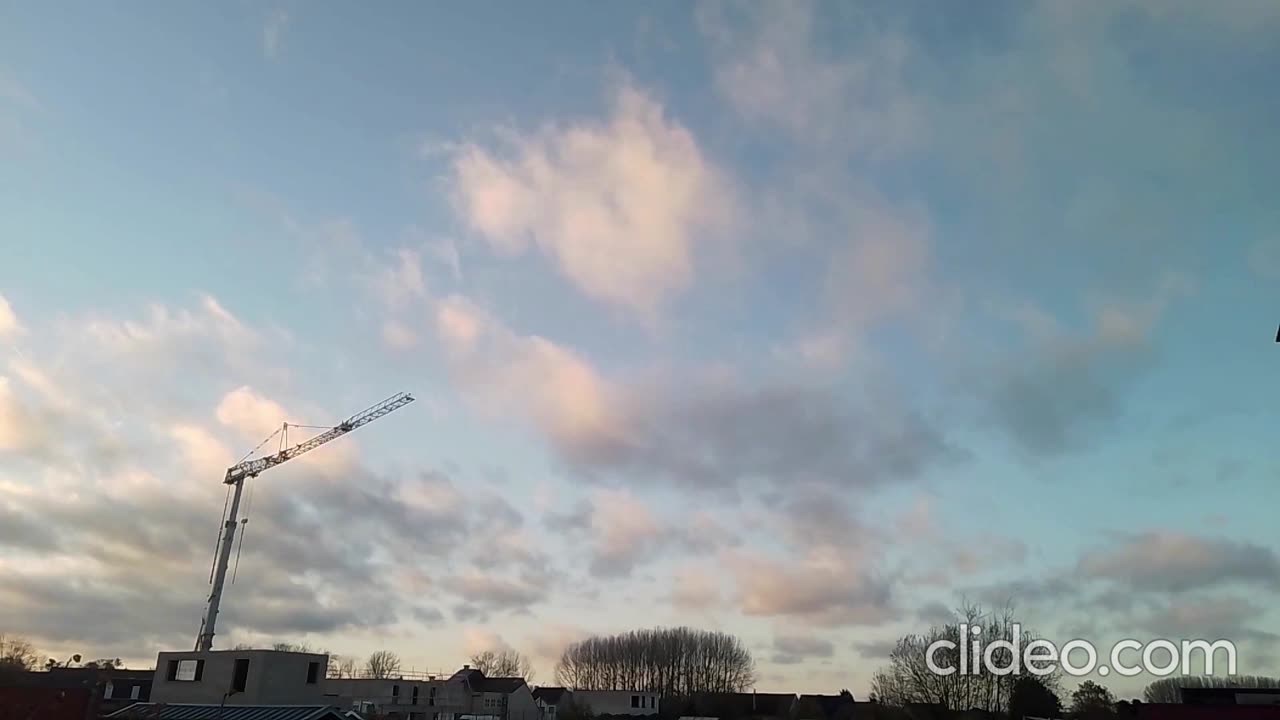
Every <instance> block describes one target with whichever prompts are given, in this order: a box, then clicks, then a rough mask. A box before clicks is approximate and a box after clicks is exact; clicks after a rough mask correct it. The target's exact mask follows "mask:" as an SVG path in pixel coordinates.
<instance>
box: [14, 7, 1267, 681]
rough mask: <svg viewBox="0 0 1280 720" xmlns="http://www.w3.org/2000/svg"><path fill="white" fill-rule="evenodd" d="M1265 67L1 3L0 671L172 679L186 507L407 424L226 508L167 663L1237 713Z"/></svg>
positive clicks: (1262, 231)
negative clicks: (994, 645) (736, 647)
mask: <svg viewBox="0 0 1280 720" xmlns="http://www.w3.org/2000/svg"><path fill="white" fill-rule="evenodd" d="M1277 71H1280V5H1277V4H1275V3H1273V2H1268V1H1267V0H1226V1H1224V2H1216V3H1202V2H1197V1H1195V0H1164V1H1162V2H1155V1H1154V0H1117V1H1115V2H1109V3H1059V2H1051V1H1049V0H1033V1H1031V2H1005V1H1004V0H985V1H984V2H980V3H967V4H964V5H963V7H962V6H961V5H959V4H956V5H950V4H944V5H939V4H937V3H926V2H917V1H914V0H912V1H908V2H902V1H894V2H889V1H887V0H867V1H866V2H857V3H854V2H838V3H837V2H833V3H808V2H800V1H796V2H785V3H784V2H760V3H732V2H724V3H717V2H707V3H685V2H650V3H591V2H568V1H566V2H560V3H551V4H545V3H538V4H522V3H512V4H505V5H504V4H496V3H470V4H440V3H408V2H388V3H382V4H378V5H353V4H344V3H335V2H313V3H283V4H259V3H253V2H243V1H238V0H237V1H232V2H225V3H192V2H177V3H151V4H147V5H146V6H142V5H133V6H126V5H120V4H106V3H67V2H48V3H0V632H3V633H10V634H15V635H21V636H24V637H27V638H29V639H31V640H32V641H33V642H34V643H35V644H36V645H37V646H38V647H39V648H40V649H41V651H42V652H44V653H46V654H48V655H49V656H56V657H63V656H66V655H70V654H72V653H80V654H83V655H84V656H87V657H117V656H118V657H122V658H125V659H127V660H129V661H130V662H131V663H132V664H135V665H139V666H149V664H150V663H152V662H154V657H155V653H156V652H158V651H161V650H173V649H184V648H187V647H189V646H190V645H191V644H192V643H193V642H194V638H195V635H196V633H197V631H198V629H199V621H200V617H201V614H202V609H203V603H204V599H205V597H206V594H207V591H208V585H207V584H208V575H209V567H210V563H211V560H212V556H213V549H214V541H215V537H216V533H217V531H218V527H219V511H220V508H221V507H222V502H223V501H224V500H225V491H226V486H225V485H223V484H222V483H221V482H220V480H221V478H222V476H223V472H224V471H225V468H226V467H227V466H229V465H231V464H232V463H234V462H236V461H237V460H239V459H240V458H242V457H244V455H245V453H247V452H249V451H250V450H251V449H252V448H254V447H255V446H257V445H258V443H259V442H260V441H262V439H263V438H265V437H267V436H268V435H270V434H271V433H272V432H273V431H274V430H275V429H276V428H278V427H279V426H280V424H281V423H282V422H286V421H287V422H294V423H302V424H310V425H324V424H332V423H335V422H337V421H339V420H341V419H342V418H344V417H347V416H349V415H351V414H352V413H354V412H356V411H358V410H359V409H361V408H364V407H366V406H368V405H370V404H372V403H374V402H376V401H378V400H380V399H382V398H384V397H386V396H389V395H391V394H392V393H395V392H399V391H408V392H411V393H413V394H414V395H415V396H416V398H417V401H416V402H415V403H413V404H411V405H409V406H407V407H405V408H403V409H401V410H399V411H397V412H396V413H394V414H392V415H390V416H387V417H386V418H383V419H380V420H378V421H377V422H376V423H374V424H372V425H370V426H368V427H366V428H363V429H361V430H359V431H358V432H356V433H353V434H352V435H349V436H347V437H344V438H342V439H341V440H338V441H336V442H333V443H331V444H330V445H327V446H325V447H324V448H322V449H319V450H316V451H314V452H313V453H311V454H309V455H307V456H305V457H303V458H300V459H298V460H296V461H293V462H291V463H289V464H286V465H283V466H281V467H279V468H276V469H273V470H271V471H270V472H268V473H265V474H263V475H262V476H261V477H260V478H258V479H256V480H254V481H252V482H251V483H250V485H249V487H248V488H247V489H246V495H245V498H246V499H245V508H246V510H247V516H248V518H249V522H248V523H247V525H245V526H244V527H245V530H244V540H243V544H242V546H241V547H240V548H239V549H238V550H237V558H238V560H237V563H238V564H237V566H236V568H235V584H234V585H231V586H229V589H228V591H227V593H226V596H225V599H224V603H223V610H222V615H221V617H220V623H219V625H218V636H217V638H216V640H215V646H219V647H230V646H231V645H234V644H236V643H240V642H247V643H269V642H275V641H288V642H301V641H305V642H308V643H310V644H311V645H312V646H315V647H323V648H326V649H328V650H330V651H332V652H336V653H343V654H348V655H356V656H362V657H363V656H365V655H367V654H368V653H369V652H371V651H373V650H376V649H382V648H386V649H391V650H393V651H395V652H397V653H399V654H400V655H401V657H402V658H403V659H404V664H405V666H406V667H414V668H417V669H432V670H441V671H449V670H452V669H455V668H456V667H457V666H459V665H460V664H461V663H463V662H465V661H466V658H467V657H468V656H469V654H470V653H473V652H475V651H478V650H482V649H488V648H505V647H511V648H515V649H517V650H519V651H521V652H524V653H526V654H528V655H530V656H531V657H532V658H533V659H534V662H535V668H536V669H537V672H538V678H537V679H538V680H540V681H542V682H544V683H548V682H551V681H552V679H553V675H552V671H553V667H554V662H555V658H556V657H558V655H559V653H560V651H561V650H562V649H563V648H564V647H565V646H566V645H567V644H568V643H571V642H573V641H575V640H578V639H581V638H583V637H586V636H588V635H590V634H594V633H610V632H618V631H623V630H627V629H631V628H636V627H651V626H657V625H678V624H682V625H691V626H697V627H702V628H708V629H715V630H722V631H725V632H729V633H732V634H734V635H737V636H739V637H741V638H742V639H743V642H744V643H746V645H747V646H748V647H749V649H751V651H752V652H753V654H754V656H755V658H756V661H757V665H758V674H759V680H758V683H757V688H758V689H759V690H761V691H766V690H769V691H774V690H781V691H796V692H836V691H838V690H839V689H841V688H850V689H852V690H853V692H854V694H855V695H856V696H859V697H863V696H865V695H866V693H867V691H868V689H869V686H870V681H871V677H872V675H873V673H874V672H875V671H876V669H877V668H879V667H881V666H882V665H883V664H884V663H885V660H886V656H887V652H888V648H889V647H891V646H892V643H893V641H894V640H895V639H896V638H898V637H899V636H901V635H903V634H906V633H910V632H919V631H922V630H924V629H926V628H928V627H929V626H930V625H931V624H934V623H938V622H942V621H945V620H946V619H947V617H948V616H949V613H950V612H951V610H952V609H954V608H957V607H959V606H961V605H962V604H964V603H966V602H977V603H980V604H983V605H984V606H986V607H988V608H992V607H999V606H1003V605H1004V604H1006V603H1012V604H1013V605H1014V606H1015V607H1016V613H1017V616H1018V617H1019V618H1020V619H1021V620H1022V621H1023V623H1024V624H1026V625H1027V626H1028V627H1029V628H1033V629H1035V630H1036V631H1037V632H1038V633H1039V634H1041V635H1043V636H1046V637H1049V638H1052V639H1056V640H1058V641H1059V642H1065V641H1066V640H1068V639H1072V638H1077V637H1079V638H1085V639H1089V640H1093V641H1095V642H1097V643H1108V642H1113V641H1115V640H1118V639H1120V638H1125V637H1136V638H1140V639H1151V638H1157V637H1165V638H1170V639H1174V640H1177V639H1182V638H1188V639H1194V638H1208V639H1216V638H1218V637H1226V638H1229V639H1232V640H1235V641H1236V642H1237V643H1238V644H1239V647H1240V650H1241V654H1240V671H1241V672H1244V673H1250V674H1272V675H1280V654H1278V653H1277V651H1276V648H1277V647H1280V644H1278V643H1277V640H1278V639H1280V611H1278V610H1277V609H1276V608H1277V607H1278V606H1280V602H1277V600H1280V556H1278V555H1277V541H1278V540H1280V533H1277V532H1276V525H1275V505H1276V503H1275V501H1276V499H1277V498H1278V497H1280V490H1278V489H1277V488H1280V485H1277V481H1278V479H1280V478H1278V475H1280V461H1278V460H1277V459H1276V457H1275V453H1274V452H1273V451H1272V450H1271V448H1274V447H1276V444H1275V439H1274V434H1275V431H1276V428H1277V427H1280V424H1278V423H1277V420H1278V419H1280V416H1278V415H1277V411H1276V407H1277V401H1280V386H1277V384H1276V383H1275V369H1276V367H1277V362H1280V359H1278V358H1280V356H1278V355H1277V354H1276V353H1277V352H1280V350H1278V348H1277V346H1276V345H1275V344H1274V342H1273V336H1274V332H1275V328H1276V323H1277V320H1278V318H1277V314H1276V313H1277V309H1278V308H1280V302H1278V301H1280V291H1278V289H1280V204H1277V203H1276V202H1275V201H1274V196H1275V188H1276V186H1277V183H1278V181H1280V171H1278V170H1277V168H1280V135H1278V134H1277V133H1276V132H1275V125H1276V119H1277V117H1280V92H1277V91H1276V90H1275V89H1274V77H1275V76H1276V74H1277ZM302 432H305V431H298V430H295V431H294V432H293V433H291V437H294V438H297V439H301V438H300V437H298V433H302ZM1149 679H1150V678H1144V677H1139V678H1134V679H1120V678H1114V677H1113V678H1110V679H1108V680H1107V684H1108V685H1110V686H1111V687H1112V688H1113V689H1114V690H1115V691H1116V692H1117V694H1119V695H1120V696H1121V697H1126V696H1133V695H1135V694H1137V693H1138V692H1139V691H1140V689H1141V686H1142V685H1143V684H1145V682H1146V681H1147V680H1149Z"/></svg>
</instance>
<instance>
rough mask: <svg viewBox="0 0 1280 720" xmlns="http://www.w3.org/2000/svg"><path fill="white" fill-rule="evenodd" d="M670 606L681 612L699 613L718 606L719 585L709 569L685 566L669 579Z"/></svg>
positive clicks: (719, 598)
mask: <svg viewBox="0 0 1280 720" xmlns="http://www.w3.org/2000/svg"><path fill="white" fill-rule="evenodd" d="M670 600H671V604H672V605H674V606H675V607H677V608H679V609H681V610H692V611H701V610H707V609H709V608H714V607H716V606H717V605H719V604H720V601H721V594H720V585H719V583H718V582H717V580H716V579H715V577H714V575H713V574H712V572H711V570H710V568H699V567H696V566H692V565H686V566H684V567H681V568H680V569H678V570H677V571H676V572H675V574H674V575H673V576H672V579H671V597H670Z"/></svg>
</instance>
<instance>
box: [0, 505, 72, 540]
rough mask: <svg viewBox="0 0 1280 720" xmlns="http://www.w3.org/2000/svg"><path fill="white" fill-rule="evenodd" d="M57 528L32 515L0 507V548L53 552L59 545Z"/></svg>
mask: <svg viewBox="0 0 1280 720" xmlns="http://www.w3.org/2000/svg"><path fill="white" fill-rule="evenodd" d="M55 527H56V526H53V525H50V524H49V523H48V522H47V521H41V520H40V519H39V518H37V517H35V516H33V515H31V514H30V513H27V512H24V511H21V510H18V509H16V508H10V507H5V506H0V547H11V548H21V549H24V550H53V549H54V548H56V547H57V545H58V537H57V533H56V531H55Z"/></svg>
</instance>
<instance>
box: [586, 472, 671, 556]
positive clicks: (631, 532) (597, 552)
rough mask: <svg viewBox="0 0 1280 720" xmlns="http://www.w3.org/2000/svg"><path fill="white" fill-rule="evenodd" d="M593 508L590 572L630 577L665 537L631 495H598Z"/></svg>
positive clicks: (650, 514)
mask: <svg viewBox="0 0 1280 720" xmlns="http://www.w3.org/2000/svg"><path fill="white" fill-rule="evenodd" d="M591 508H592V509H591V535H592V555H593V557H592V562H591V571H592V573H593V574H595V575H598V576H612V575H625V574H627V573H629V572H630V571H631V568H632V567H634V566H635V564H636V563H637V562H638V561H639V560H640V559H641V558H643V557H644V556H645V554H647V553H648V552H649V551H650V550H651V549H652V546H653V544H654V543H656V542H658V540H659V539H661V537H662V536H663V532H664V531H663V528H662V527H661V525H660V524H659V522H658V519H657V517H655V516H654V514H653V512H652V511H651V510H650V509H649V506H648V505H646V504H645V503H644V502H642V501H641V500H640V499H639V498H637V497H636V496H635V495H634V494H633V493H631V492H630V491H627V490H600V491H597V492H596V493H595V494H594V496H593V497H592V499H591Z"/></svg>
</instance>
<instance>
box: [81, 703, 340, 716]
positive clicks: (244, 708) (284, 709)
mask: <svg viewBox="0 0 1280 720" xmlns="http://www.w3.org/2000/svg"><path fill="white" fill-rule="evenodd" d="M104 717H106V718H109V720H355V718H353V716H352V715H351V714H350V713H349V712H347V711H344V710H340V709H338V708H336V707H332V706H325V705H227V706H222V705H186V704H181V703H177V704H172V705H165V704H159V703H139V704H137V705H134V706H132V707H128V708H125V709H123V710H120V711H117V712H115V713H113V714H111V715H106V716H104ZM361 720H362V719H361Z"/></svg>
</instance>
